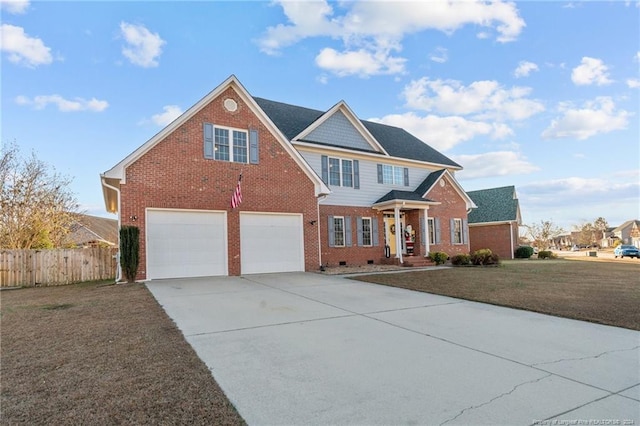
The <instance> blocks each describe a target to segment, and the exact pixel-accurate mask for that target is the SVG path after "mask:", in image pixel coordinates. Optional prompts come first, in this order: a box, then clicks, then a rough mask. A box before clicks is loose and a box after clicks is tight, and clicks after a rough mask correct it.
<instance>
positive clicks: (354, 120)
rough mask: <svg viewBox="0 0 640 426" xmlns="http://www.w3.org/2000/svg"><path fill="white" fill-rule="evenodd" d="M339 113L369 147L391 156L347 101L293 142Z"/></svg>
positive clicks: (315, 122) (328, 112) (342, 102)
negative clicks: (340, 112)
mask: <svg viewBox="0 0 640 426" xmlns="http://www.w3.org/2000/svg"><path fill="white" fill-rule="evenodd" d="M337 111H342V113H343V114H344V116H345V117H346V118H347V120H349V122H350V123H351V125H352V126H353V127H354V128H355V129H356V130H357V131H358V132H359V133H360V134H361V135H362V137H363V138H364V139H365V140H366V141H367V142H368V143H369V145H371V147H372V148H373V149H375V150H377V151H378V152H380V153H383V154H385V155H387V156H388V155H389V153H388V152H387V151H386V150H385V149H384V148H383V147H382V145H380V143H379V142H378V141H377V140H376V138H374V137H373V135H372V134H371V133H370V132H369V130H367V128H366V127H365V126H364V124H362V122H361V121H360V119H358V117H357V116H356V115H355V114H354V112H353V111H352V110H351V108H349V105H347V103H346V102H345V101H340V102H338V103H337V104H335V105H334V106H333V107H331V108H330V109H329V110H328V111H327V112H325V113H324V114H322V115H321V116H320V117H319V118H318V119H317V120H316V121H314V122H313V123H311V124H310V125H309V127H307V128H306V129H304V130H303V131H302V132H300V134H298V135H296V136H295V137H294V138H293V139H292V140H291V141H292V142H295V141H298V140H301V139H304V138H305V137H306V136H307V135H308V134H309V133H311V132H312V131H314V130H315V129H317V128H318V127H319V126H320V125H321V124H322V123H324V122H325V121H327V120H328V119H329V118H330V117H331V116H332V115H333V114H335V113H336V112H337Z"/></svg>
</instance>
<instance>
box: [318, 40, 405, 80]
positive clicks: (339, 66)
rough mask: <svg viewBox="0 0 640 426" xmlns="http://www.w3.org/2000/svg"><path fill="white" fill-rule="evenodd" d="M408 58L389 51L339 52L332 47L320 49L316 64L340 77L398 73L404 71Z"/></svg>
mask: <svg viewBox="0 0 640 426" xmlns="http://www.w3.org/2000/svg"><path fill="white" fill-rule="evenodd" d="M405 61H406V59H404V58H397V57H392V56H389V52H383V51H377V52H370V51H366V50H364V49H360V50H357V51H345V52H343V53H340V52H337V51H335V50H334V49H331V48H328V47H327V48H325V49H322V51H320V54H319V55H318V56H317V57H316V64H317V65H318V66H319V67H320V68H322V69H325V70H327V71H330V72H332V73H334V74H336V75H337V76H339V77H344V76H347V75H359V76H362V77H367V76H371V75H380V74H396V73H400V72H403V71H404V63H405Z"/></svg>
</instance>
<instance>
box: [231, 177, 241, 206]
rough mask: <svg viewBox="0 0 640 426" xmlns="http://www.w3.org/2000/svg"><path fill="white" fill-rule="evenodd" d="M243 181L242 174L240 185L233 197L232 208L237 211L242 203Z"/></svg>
mask: <svg viewBox="0 0 640 426" xmlns="http://www.w3.org/2000/svg"><path fill="white" fill-rule="evenodd" d="M241 181H242V173H240V177H239V178H238V184H237V185H236V190H235V191H233V195H232V196H231V208H232V209H235V208H236V207H238V206H239V205H240V203H241V202H242V188H241V187H240V182H241Z"/></svg>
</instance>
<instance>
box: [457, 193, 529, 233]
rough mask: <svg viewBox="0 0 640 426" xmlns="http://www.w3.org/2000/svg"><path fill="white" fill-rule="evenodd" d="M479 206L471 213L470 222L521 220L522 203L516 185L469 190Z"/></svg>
mask: <svg viewBox="0 0 640 426" xmlns="http://www.w3.org/2000/svg"><path fill="white" fill-rule="evenodd" d="M467 194H468V195H469V197H470V198H471V199H472V200H473V202H474V203H475V204H476V205H477V206H478V208H477V209H474V210H472V211H471V212H470V213H469V217H468V218H469V224H474V223H491V222H514V221H515V222H518V223H520V222H521V218H520V205H519V202H518V197H517V196H516V189H515V187H514V186H503V187H500V188H490V189H481V190H478V191H469V192H467Z"/></svg>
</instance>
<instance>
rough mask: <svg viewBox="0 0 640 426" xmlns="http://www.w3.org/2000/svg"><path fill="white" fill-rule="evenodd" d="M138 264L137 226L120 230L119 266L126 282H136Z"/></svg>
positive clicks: (138, 243)
mask: <svg viewBox="0 0 640 426" xmlns="http://www.w3.org/2000/svg"><path fill="white" fill-rule="evenodd" d="M139 263H140V229H138V227H137V226H123V227H122V228H120V265H121V266H122V273H123V274H124V276H125V278H126V279H127V282H130V283H133V282H135V281H136V275H137V274H138V264H139Z"/></svg>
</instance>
